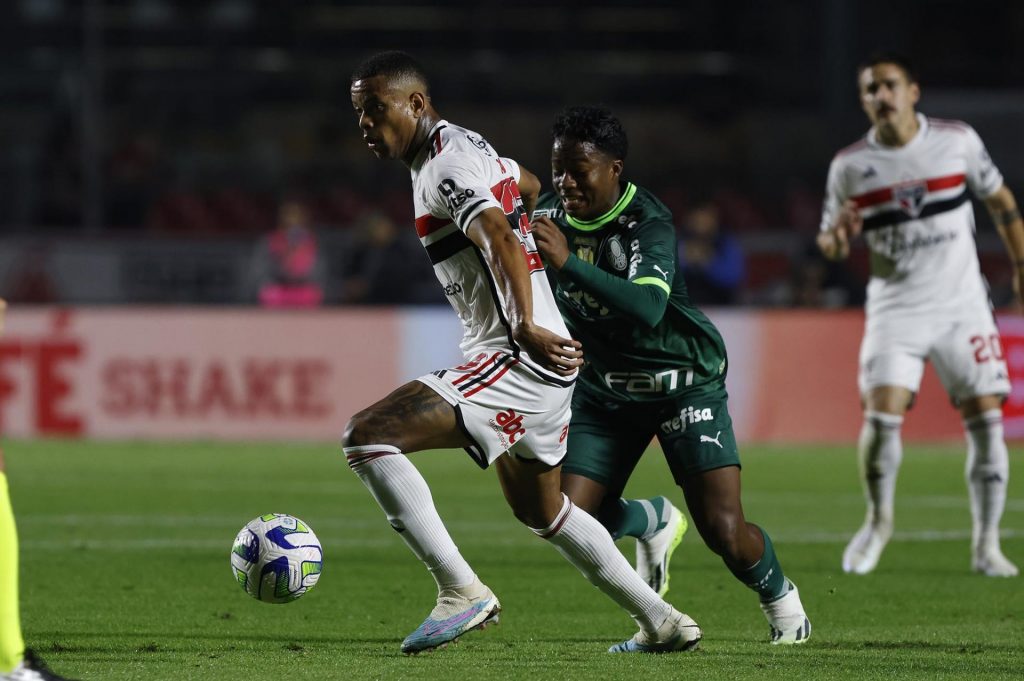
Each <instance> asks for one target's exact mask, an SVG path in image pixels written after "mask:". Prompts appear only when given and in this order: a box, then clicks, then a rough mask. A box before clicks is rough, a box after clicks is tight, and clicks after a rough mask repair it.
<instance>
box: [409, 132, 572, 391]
mask: <svg viewBox="0 0 1024 681" xmlns="http://www.w3.org/2000/svg"><path fill="white" fill-rule="evenodd" d="M411 170H412V184H413V201H414V203H415V208H416V233H417V235H418V236H419V238H420V242H421V243H422V244H423V247H424V248H425V249H426V251H427V255H428V256H429V257H430V262H431V263H432V264H433V266H434V273H435V274H436V275H437V278H438V280H439V281H440V282H441V286H442V288H443V289H444V292H445V296H446V297H447V298H448V301H449V302H450V303H451V305H452V307H453V308H455V312H456V313H457V314H458V315H459V319H461V320H462V325H463V328H464V329H465V333H464V335H463V338H462V342H461V343H460V345H459V346H460V348H461V349H462V352H463V354H464V355H465V356H466V357H477V356H479V355H481V354H482V353H492V354H493V353H496V352H501V354H502V355H503V356H508V357H509V360H508V361H509V362H510V363H511V362H512V361H516V362H521V363H522V364H524V365H525V366H527V367H529V368H530V369H531V370H533V371H534V372H535V373H536V374H537V375H539V376H540V377H541V378H543V379H544V380H546V381H549V382H551V383H555V384H557V385H562V386H565V385H570V384H572V382H573V381H574V380H575V375H573V376H569V377H562V376H559V375H558V374H554V373H552V372H550V371H547V370H545V369H543V368H541V367H540V365H539V364H538V363H537V362H536V361H535V360H534V359H533V358H531V357H530V356H529V355H528V353H526V352H525V351H523V350H521V348H520V347H519V346H518V344H516V342H515V340H513V338H512V329H511V326H510V325H509V322H508V314H507V307H506V302H505V300H504V298H503V296H502V292H501V290H500V289H499V288H498V286H497V285H496V282H495V277H494V274H493V273H492V272H491V270H490V267H489V266H488V265H487V262H486V260H485V259H484V257H483V254H482V253H481V251H480V249H479V248H477V247H476V245H475V244H474V243H473V242H472V241H471V240H470V239H469V237H468V236H466V230H467V229H468V228H469V225H470V223H471V222H472V221H473V219H474V218H475V217H477V216H478V215H479V214H480V213H481V212H483V211H484V210H486V209H488V208H497V209H499V210H501V211H502V213H504V214H505V217H506V218H507V219H508V222H509V229H510V230H511V231H512V232H513V233H514V234H515V236H516V238H517V239H519V243H520V245H521V247H522V251H523V258H524V259H525V260H526V265H527V270H528V271H529V273H530V280H531V283H532V285H533V320H534V323H536V324H537V325H538V326H542V327H544V328H546V329H548V330H550V331H552V332H554V333H556V334H558V335H560V336H562V337H564V338H569V331H568V330H567V329H566V327H565V322H563V321H562V316H561V315H560V314H559V312H558V307H557V306H556V305H555V299H554V295H553V294H552V293H551V287H550V285H549V284H548V280H547V276H546V275H545V273H544V265H543V263H542V262H541V258H540V254H539V253H538V252H537V245H536V243H535V242H534V240H533V235H532V234H531V233H530V223H529V218H528V216H527V215H526V210H525V208H524V206H523V201H522V198H521V197H520V194H519V185H518V184H517V182H518V180H519V175H520V171H519V164H517V163H516V162H515V161H513V160H511V159H508V158H502V157H501V156H499V155H498V153H497V152H496V151H495V150H494V148H493V147H491V145H490V144H488V143H487V141H486V140H485V139H484V138H483V137H482V136H481V135H479V134H477V133H475V132H473V131H471V130H467V129H465V128H462V127H459V126H457V125H453V124H451V123H449V122H447V121H443V120H442V121H439V122H438V123H436V124H435V125H434V127H433V128H432V129H431V130H430V134H429V135H428V136H427V139H426V140H425V142H424V144H423V148H422V149H420V151H419V152H418V154H417V155H416V158H415V160H414V161H413V163H412V166H411Z"/></svg>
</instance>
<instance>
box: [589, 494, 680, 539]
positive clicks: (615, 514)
mask: <svg viewBox="0 0 1024 681" xmlns="http://www.w3.org/2000/svg"><path fill="white" fill-rule="evenodd" d="M671 511H672V504H671V503H669V500H668V499H666V498H665V497H653V498H651V499H614V500H609V501H607V502H606V503H605V504H603V505H602V506H601V510H600V511H599V513H598V520H600V521H601V524H602V525H604V526H605V528H606V529H607V530H608V532H609V533H610V534H611V535H612V539H621V538H622V537H636V538H637V539H642V538H646V537H650V536H651V535H653V534H654V533H655V532H658V531H659V530H661V529H664V527H665V525H666V524H668V521H669V519H670V518H671V517H672V516H671Z"/></svg>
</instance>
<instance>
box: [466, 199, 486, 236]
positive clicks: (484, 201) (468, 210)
mask: <svg viewBox="0 0 1024 681" xmlns="http://www.w3.org/2000/svg"><path fill="white" fill-rule="evenodd" d="M484 203H487V199H480V200H479V201H477V202H476V203H474V204H472V205H471V206H469V207H468V208H466V209H465V210H464V211H462V215H461V216H460V217H459V228H460V229H461V230H462V231H463V232H465V231H466V230H467V229H468V228H469V225H468V224H466V222H467V220H466V217H467V216H468V215H469V214H470V213H472V212H473V211H475V210H476V207H477V206H479V205H481V204H484Z"/></svg>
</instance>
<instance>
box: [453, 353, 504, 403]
mask: <svg viewBox="0 0 1024 681" xmlns="http://www.w3.org/2000/svg"><path fill="white" fill-rule="evenodd" d="M514 361H515V360H514V359H513V358H512V356H511V355H506V354H505V353H501V354H500V356H499V357H498V360H497V361H496V362H494V363H493V364H492V365H491V366H490V368H488V369H487V370H486V371H481V372H480V373H479V374H477V375H476V376H474V377H473V378H472V379H470V380H469V382H468V383H463V384H461V385H459V392H460V393H463V394H465V393H467V392H469V391H470V390H471V389H472V388H473V386H475V385H479V384H480V383H483V382H484V381H486V380H487V379H488V378H489V377H490V376H491V375H493V374H494V373H496V372H497V371H498V370H499V369H501V368H502V367H503V366H505V365H506V364H508V363H509V362H514Z"/></svg>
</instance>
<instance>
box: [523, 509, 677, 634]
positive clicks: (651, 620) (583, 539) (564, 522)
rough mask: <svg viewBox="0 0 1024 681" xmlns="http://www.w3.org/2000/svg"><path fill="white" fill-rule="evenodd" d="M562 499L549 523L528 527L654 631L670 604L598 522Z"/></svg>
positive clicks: (636, 618) (665, 617)
mask: <svg viewBox="0 0 1024 681" xmlns="http://www.w3.org/2000/svg"><path fill="white" fill-rule="evenodd" d="M562 499H563V503H562V510H561V511H559V512H558V516H557V517H556V518H555V521H554V522H553V523H551V525H549V526H548V527H545V528H541V529H536V528H530V529H532V530H533V532H534V533H536V534H537V536H539V537H541V538H542V539H547V540H548V541H549V542H551V543H552V544H553V545H554V547H555V549H557V550H558V552H559V553H560V554H562V556H564V557H565V558H566V559H567V560H568V561H569V562H570V563H572V564H573V565H575V566H576V568H577V569H578V570H579V571H580V572H582V573H583V576H584V577H586V578H587V580H588V581H589V582H590V583H591V584H593V585H594V586H596V587H597V588H598V589H600V590H601V591H603V592H604V593H605V594H607V595H608V596H610V597H611V599H612V600H613V601H615V602H616V603H618V604H619V606H620V607H622V608H623V609H624V610H625V611H626V612H628V613H629V616H630V617H632V618H633V619H634V620H636V623H637V624H638V625H639V626H640V629H641V630H643V631H645V632H648V633H653V632H655V631H657V629H658V627H660V626H661V625H662V624H664V622H665V620H666V619H668V617H669V615H671V614H672V606H671V605H669V604H668V603H666V602H665V601H663V600H662V599H661V597H660V596H658V594H656V593H654V591H653V590H652V589H651V587H649V586H647V584H646V583H645V582H644V580H642V579H640V576H639V575H637V573H636V571H635V570H634V569H633V567H632V566H631V565H630V564H629V563H628V562H626V559H625V557H623V555H622V554H621V553H620V552H619V550H618V549H617V548H615V542H613V541H612V537H611V535H610V534H608V530H606V529H605V528H604V526H603V525H601V523H599V522H598V521H597V520H595V519H594V518H593V517H591V516H590V515H589V514H587V513H586V512H584V511H581V510H579V509H577V508H576V507H575V506H574V505H573V504H572V502H570V501H569V498H568V497H567V496H565V495H564V494H563V495H562Z"/></svg>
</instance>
